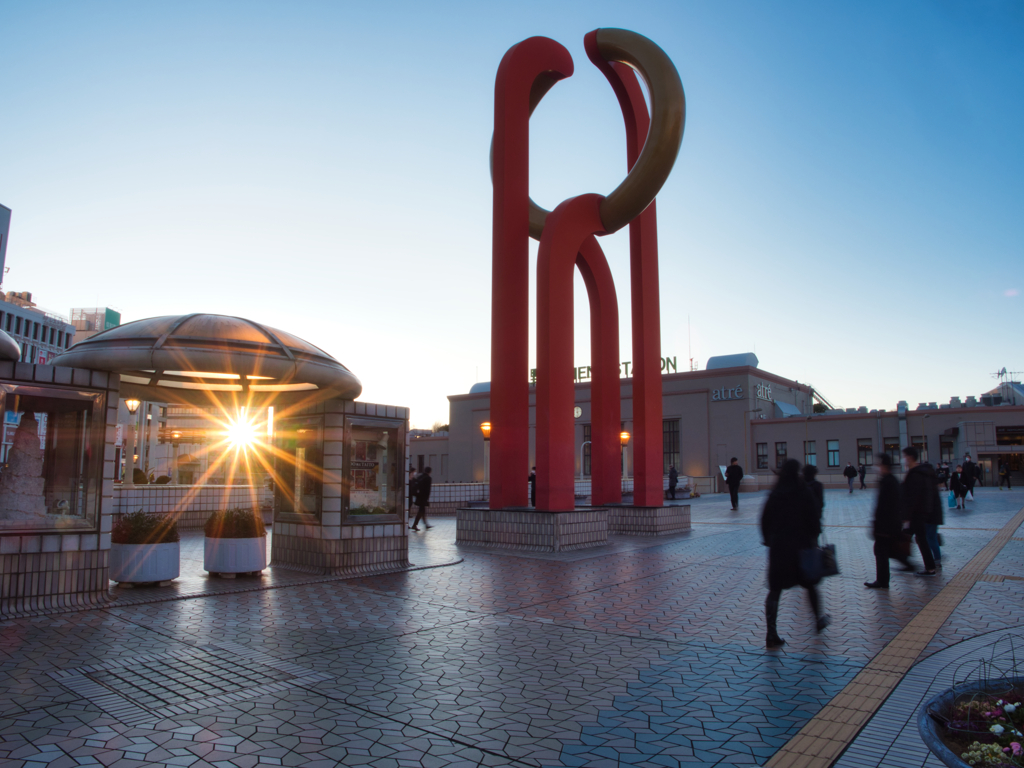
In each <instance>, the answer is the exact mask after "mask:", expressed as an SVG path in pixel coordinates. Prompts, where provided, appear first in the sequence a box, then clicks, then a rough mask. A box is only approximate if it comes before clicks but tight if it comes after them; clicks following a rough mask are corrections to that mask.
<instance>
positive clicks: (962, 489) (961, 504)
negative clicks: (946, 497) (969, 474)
mask: <svg viewBox="0 0 1024 768" xmlns="http://www.w3.org/2000/svg"><path fill="white" fill-rule="evenodd" d="M949 489H950V490H951V491H952V492H953V499H954V500H955V501H956V508H957V509H967V501H966V500H965V499H964V494H966V493H967V485H966V484H965V483H964V481H963V468H962V467H961V466H960V465H959V464H957V465H956V471H954V472H953V474H952V475H950V476H949Z"/></svg>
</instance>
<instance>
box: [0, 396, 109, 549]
mask: <svg viewBox="0 0 1024 768" xmlns="http://www.w3.org/2000/svg"><path fill="white" fill-rule="evenodd" d="M0 397H2V404H3V439H2V443H0V461H2V465H0V530H5V531H6V530H48V529H63V528H71V529H75V528H79V529H89V528H92V527H94V526H95V524H96V516H97V514H98V510H99V504H100V496H101V491H102V469H103V439H104V433H105V422H104V418H103V407H104V402H103V401H104V397H103V396H102V395H100V394H87V393H83V392H68V391H55V390H52V389H45V388H41V387H32V386H21V385H13V384H5V385H0Z"/></svg>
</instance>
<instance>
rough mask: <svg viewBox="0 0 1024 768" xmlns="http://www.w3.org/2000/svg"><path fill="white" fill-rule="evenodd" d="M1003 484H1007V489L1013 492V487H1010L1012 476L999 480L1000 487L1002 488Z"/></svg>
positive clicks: (1005, 476) (1004, 476)
mask: <svg viewBox="0 0 1024 768" xmlns="http://www.w3.org/2000/svg"><path fill="white" fill-rule="evenodd" d="M1003 483H1006V487H1007V488H1008V489H1009V490H1011V491H1012V490H1013V486H1012V485H1010V476H1009V475H1003V476H1002V477H1000V478H999V487H1000V488H1002V487H1003Z"/></svg>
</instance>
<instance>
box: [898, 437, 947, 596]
mask: <svg viewBox="0 0 1024 768" xmlns="http://www.w3.org/2000/svg"><path fill="white" fill-rule="evenodd" d="M917 457H918V453H917V448H914V447H913V446H908V447H906V448H904V449H903V461H904V463H906V465H907V474H906V476H905V477H904V478H903V489H902V495H903V520H904V521H906V522H909V523H910V532H911V534H913V536H914V539H915V540H916V541H917V548H918V549H920V550H921V557H922V558H924V570H923V571H918V575H919V576H934V575H935V557H934V556H933V550H932V546H931V544H930V543H929V541H928V526H929V525H935V531H936V534H937V532H938V526H939V524H940V523H936V522H935V521H936V520H938V521H941V520H942V504H941V503H940V501H939V486H938V483H937V482H936V478H935V470H933V469H932V468H931V465H930V464H918V463H917ZM936 546H938V542H936Z"/></svg>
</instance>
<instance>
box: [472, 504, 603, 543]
mask: <svg viewBox="0 0 1024 768" xmlns="http://www.w3.org/2000/svg"><path fill="white" fill-rule="evenodd" d="M455 525H456V539H455V543H456V544H473V545H476V546H485V547H495V548H499V549H525V550H529V551H531V552H567V551H569V550H573V549H588V548H590V547H599V546H601V545H602V544H607V543H608V510H607V509H586V510H575V511H573V512H538V511H536V510H525V509H523V510H519V509H498V510H491V509H460V510H458V512H457V515H456V523H455Z"/></svg>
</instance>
